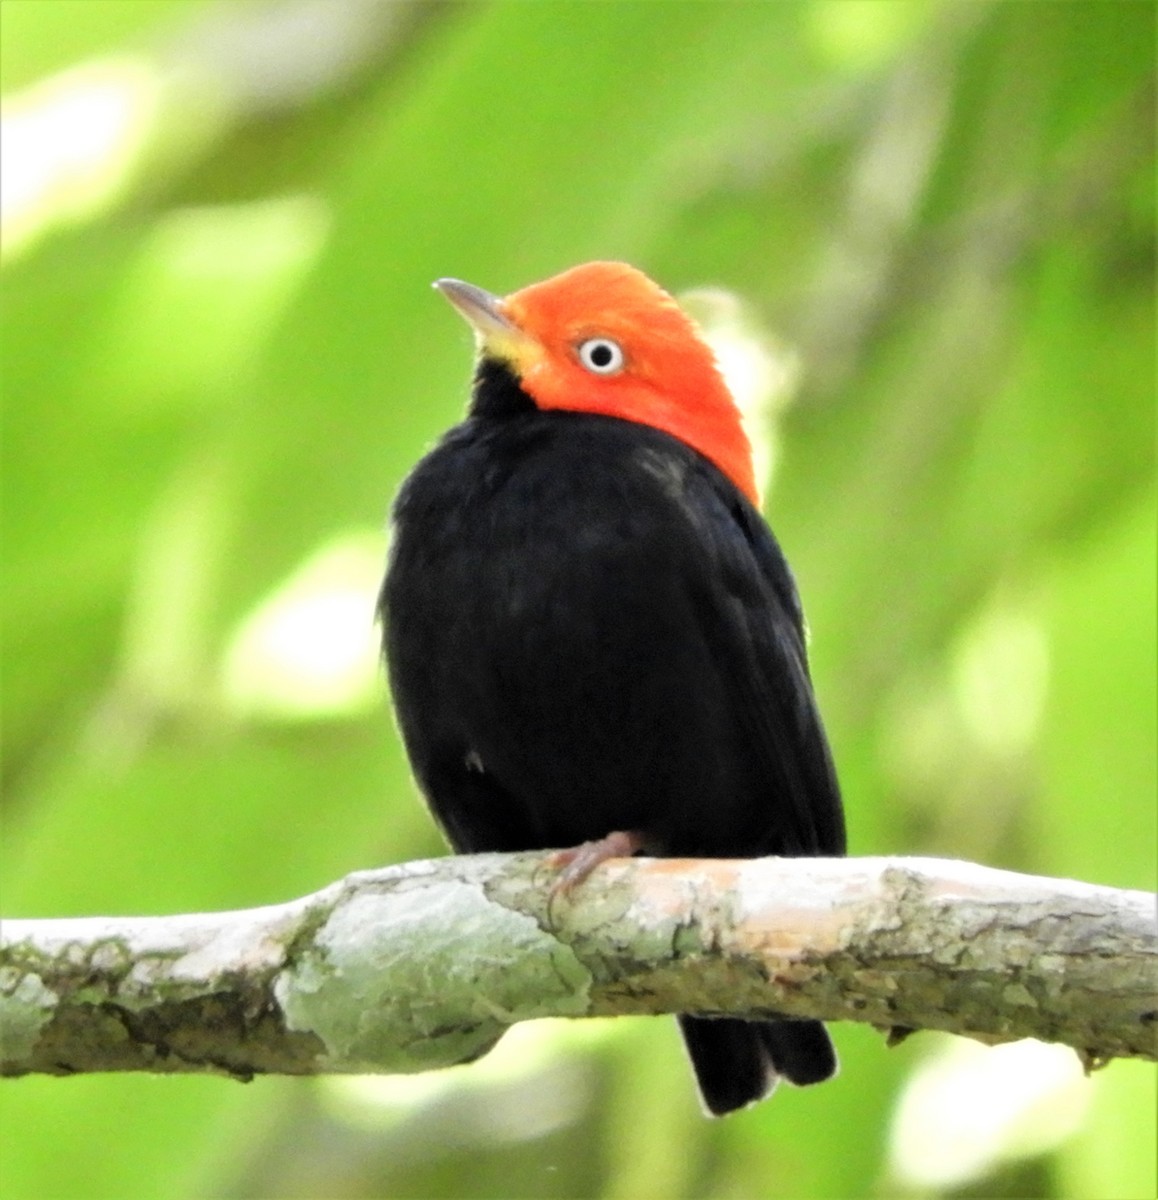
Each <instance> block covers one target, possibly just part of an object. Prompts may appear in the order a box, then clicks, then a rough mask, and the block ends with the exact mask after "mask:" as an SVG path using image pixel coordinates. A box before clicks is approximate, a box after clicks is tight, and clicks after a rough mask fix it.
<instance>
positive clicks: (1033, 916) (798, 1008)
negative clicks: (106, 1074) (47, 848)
mask: <svg viewBox="0 0 1158 1200" xmlns="http://www.w3.org/2000/svg"><path fill="white" fill-rule="evenodd" d="M551 878H552V870H551V868H550V867H549V866H547V865H546V864H545V861H544V856H543V855H539V854H535V855H481V856H476V857H473V858H447V859H440V860H436V861H431V862H418V863H409V864H406V865H403V866H398V867H389V868H385V869H383V870H379V871H367V872H361V873H358V874H355V875H351V876H349V877H348V878H346V879H344V880H341V881H340V882H338V883H336V884H333V885H332V886H330V887H328V888H326V889H324V890H323V891H321V892H317V893H315V894H314V895H312V896H306V897H303V898H302V899H300V900H294V901H291V902H290V903H288V904H282V905H276V906H273V907H269V908H260V909H252V910H248V911H243V912H228V913H205V914H196V915H184V916H173V917H90V918H84V919H75V920H74V919H69V920H8V921H5V922H4V923H3V927H2V932H0V1033H2V1046H0V1070H2V1071H3V1073H4V1074H8V1075H22V1074H26V1073H29V1072H41V1073H50V1074H71V1073H74V1072H79V1071H216V1072H224V1073H226V1074H229V1075H233V1076H236V1077H239V1078H249V1077H250V1076H252V1075H254V1074H256V1073H259V1072H269V1073H275V1074H299V1075H300V1074H318V1073H322V1072H343V1071H359V1072H363V1071H384V1072H401V1071H421V1070H426V1069H428V1068H432V1067H440V1066H446V1065H449V1064H451V1063H457V1062H463V1061H467V1060H469V1059H472V1058H475V1057H477V1056H479V1055H480V1054H483V1053H485V1052H486V1050H487V1049H488V1048H489V1047H490V1046H491V1045H493V1044H494V1042H495V1041H496V1040H497V1039H498V1038H499V1036H500V1035H501V1034H502V1032H503V1031H504V1030H505V1029H506V1028H507V1027H508V1026H510V1025H512V1024H514V1023H515V1022H518V1021H524V1020H527V1019H529V1018H532V1017H542V1016H567V1017H584V1016H606V1015H609V1014H617V1013H674V1012H690V1013H701V1014H711V1013H733V1014H744V1015H748V1016H765V1015H768V1014H773V1013H777V1014H787V1015H790V1016H800V1017H805V1016H807V1017H820V1018H823V1019H825V1020H830V1021H839V1020H852V1021H865V1022H869V1023H871V1024H874V1025H877V1026H879V1027H881V1028H883V1029H889V1030H891V1031H896V1032H903V1031H906V1030H912V1029H942V1030H948V1031H951V1032H954V1033H959V1034H964V1035H967V1036H970V1037H975V1038H979V1039H981V1040H984V1041H990V1042H1000V1041H1011V1040H1013V1039H1016V1038H1021V1037H1037V1038H1042V1039H1045V1040H1047V1041H1057V1042H1064V1043H1066V1044H1068V1045H1070V1046H1073V1047H1074V1048H1075V1050H1077V1051H1078V1052H1079V1053H1080V1054H1081V1055H1082V1056H1083V1058H1084V1059H1085V1060H1086V1062H1087V1063H1089V1064H1096V1063H1099V1062H1101V1061H1104V1060H1107V1059H1110V1058H1113V1057H1117V1056H1132V1057H1141V1058H1150V1059H1154V1058H1158V1029H1156V1023H1158V997H1156V992H1158V921H1156V915H1155V897H1154V896H1153V895H1152V894H1150V893H1146V892H1128V891H1120V890H1116V889H1113V888H1105V887H1095V886H1092V885H1090V884H1085V883H1077V882H1074V881H1071V880H1063V879H1045V878H1038V877H1035V876H1028V875H1016V874H1013V873H1010V872H1007V871H995V870H990V869H988V868H984V867H979V866H975V865H973V864H971V863H963V862H953V861H948V860H938V859H868V858H861V859H856V858H853V859H761V860H751V861H738V860H737V861H733V860H728V861H724V860H674V859H673V860H654V859H653V860H647V859H634V860H630V861H628V860H616V861H613V862H610V863H607V864H606V865H604V866H602V867H600V868H598V869H597V870H596V872H595V873H594V874H593V875H592V876H591V878H590V879H589V880H588V881H587V882H586V883H585V884H583V885H581V886H580V887H579V888H577V889H576V890H575V892H574V893H573V894H571V895H570V896H567V897H561V898H557V899H556V900H555V901H554V902H552V903H551V904H550V905H548V886H549V882H550V880H551Z"/></svg>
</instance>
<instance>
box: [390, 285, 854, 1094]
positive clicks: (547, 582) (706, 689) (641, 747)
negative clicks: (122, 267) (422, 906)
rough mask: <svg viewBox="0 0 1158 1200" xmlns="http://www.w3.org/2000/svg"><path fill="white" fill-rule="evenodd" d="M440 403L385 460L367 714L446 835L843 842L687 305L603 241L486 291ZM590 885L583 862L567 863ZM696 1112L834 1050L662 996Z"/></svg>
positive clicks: (791, 635) (822, 1066) (798, 1034)
mask: <svg viewBox="0 0 1158 1200" xmlns="http://www.w3.org/2000/svg"><path fill="white" fill-rule="evenodd" d="M434 286H435V288H437V289H438V291H439V292H441V293H442V295H443V296H444V297H445V298H446V299H447V300H448V301H449V302H450V304H451V305H452V306H453V307H454V308H455V309H457V310H458V312H459V314H461V315H462V316H463V317H465V318H466V320H467V322H468V323H469V324H470V326H471V327H472V328H473V331H474V335H475V342H476V356H475V364H474V372H473V378H472V381H471V386H470V396H469V402H468V405H467V409H466V415H465V418H464V419H463V420H462V421H461V422H460V423H459V424H457V425H455V426H454V427H453V428H451V429H450V430H449V431H448V432H446V433H445V434H444V435H443V436H442V437H441V439H440V440H439V441H438V442H437V443H436V444H435V445H434V447H433V448H432V449H431V450H430V451H429V452H428V453H427V454H426V455H425V456H424V457H423V458H422V459H421V460H420V461H419V462H418V464H417V466H415V467H414V469H413V470H412V472H411V473H410V474H409V475H408V477H407V478H406V479H405V481H404V482H403V484H402V486H401V488H400V489H399V491H398V494H397V496H396V498H395V501H394V503H393V506H392V509H391V540H390V549H389V552H388V562H387V568H386V574H385V578H384V580H383V583H382V587H381V591H380V594H379V597H378V605H377V608H378V616H379V618H380V621H381V628H382V650H383V656H384V658H385V663H386V671H387V675H388V679H389V685H390V690H391V694H392V698H393V706H394V714H395V720H396V723H397V725H398V727H399V731H400V734H401V737H402V741H403V744H404V746H405V749H406V753H407V756H408V759H409V762H410V766H411V770H412V773H413V775H414V778H415V780H416V783H417V785H418V787H419V789H420V791H421V792H422V794H423V796H424V798H425V800H426V802H427V804H428V806H429V808H430V810H431V812H432V814H433V816H434V818H435V820H436V822H437V823H438V824H439V825H440V827H441V829H442V831H443V833H444V834H445V836H446V838H447V840H448V842H449V843H450V845H451V847H452V848H453V849H454V850H455V851H456V852H459V853H465V854H471V853H482V852H493V851H526V850H541V849H556V850H557V851H558V856H557V858H556V860H555V861H556V862H557V864H558V867H559V879H558V881H557V883H556V885H555V887H554V888H553V891H560V890H562V891H566V890H570V889H572V888H574V887H575V886H577V885H579V884H581V883H582V882H583V881H584V880H586V879H587V878H588V877H589V876H591V875H592V873H593V871H594V869H595V867H596V866H597V865H598V863H599V862H601V861H602V860H603V859H604V858H607V857H610V856H618V855H630V854H636V853H642V854H646V855H649V856H659V857H681V858H685V857H693V858H694V857H703V858H751V857H758V856H763V855H787V856H792V855H811V856H828V855H841V854H844V853H845V827H844V815H843V809H842V804H841V798H840V791H839V786H838V782H837V776H836V771H835V768H834V765H833V759H832V755H831V752H830V749H829V744H828V741H827V739H826V736H825V732H824V728H823V724H822V721H821V718H820V715H819V712H818V708H817V702H816V698H815V694H814V691H813V687H812V684H811V682H810V676H809V669H808V661H807V652H806V644H805V641H806V639H805V625H804V617H803V612H802V609H801V604H800V600H799V597H798V593H797V589H796V585H795V583H794V580H793V576H792V574H791V571H790V569H789V567H788V564H787V562H786V560H785V557H784V555H783V553H782V551H781V549H780V546H779V544H778V542H777V541H776V538H775V537H774V535H773V533H772V531H771V529H770V528H769V526H768V524H767V523H766V521H765V520H764V518H763V516H762V515H761V513H760V510H759V498H758V491H757V482H756V479H755V474H754V468H753V460H752V450H751V445H750V442H749V440H748V438H747V436H746V434H745V432H744V428H743V424H742V421H741V415H740V412H739V409H738V407H737V405H736V402H735V400H734V398H733V396H732V394H731V393H730V391H729V389H728V386H727V384H726V382H725V379H724V377H723V374H722V373H721V370H720V368H719V365H718V363H717V361H716V359H715V357H714V355H713V352H712V350H711V348H710V346H709V344H708V342H707V341H706V340H705V338H704V336H703V334H702V333H701V331H700V329H699V327H698V326H697V325H696V324H695V322H694V321H693V320H692V319H691V318H690V317H689V316H688V314H687V313H685V312H684V310H683V309H682V308H681V307H680V305H679V304H678V303H677V301H676V300H675V299H674V298H673V297H672V296H671V295H670V294H669V293H668V292H666V291H664V290H663V289H662V288H661V287H660V286H659V285H658V284H656V283H655V282H653V281H652V280H651V279H650V278H649V277H648V276H647V275H646V274H644V273H643V272H642V271H640V270H638V269H636V268H635V267H632V266H630V265H628V264H626V263H620V262H607V261H601V262H590V263H585V264H582V265H580V266H575V267H572V268H570V269H569V270H565V271H563V272H562V273H561V274H557V275H554V276H552V277H551V278H548V279H546V280H544V281H542V282H538V283H534V284H531V285H530V286H527V287H524V288H522V289H521V290H518V291H515V292H513V293H511V294H509V295H507V296H505V297H502V298H500V297H499V296H496V295H494V294H492V293H490V292H488V291H485V290H484V289H482V288H480V287H476V286H474V285H473V284H468V283H464V282H462V281H461V280H457V279H439V280H438V281H437V282H436V283H435V284H434ZM595 882H596V880H594V879H593V880H591V884H590V886H594V885H595ZM678 1021H679V1025H680V1029H681V1032H682V1034H683V1039H684V1042H685V1045H686V1048H687V1052H688V1055H689V1057H690V1059H691V1064H692V1068H693V1071H694V1075H695V1079H696V1082H697V1085H698V1090H699V1093H700V1098H701V1102H702V1105H703V1107H704V1110H705V1111H706V1113H708V1114H709V1115H714V1116H721V1115H724V1114H727V1113H730V1112H733V1111H736V1110H739V1109H743V1108H746V1107H747V1106H749V1105H750V1104H752V1103H754V1102H755V1101H757V1100H760V1099H762V1098H763V1097H765V1096H766V1095H768V1094H769V1093H770V1092H771V1091H772V1089H773V1088H774V1087H775V1086H776V1083H777V1082H778V1080H779V1079H781V1078H783V1079H786V1080H788V1081H789V1082H791V1083H793V1084H796V1085H806V1084H812V1083H819V1082H821V1081H823V1080H825V1079H828V1078H830V1077H831V1076H832V1075H834V1074H835V1073H836V1071H837V1059H836V1055H835V1051H834V1049H833V1045H832V1042H831V1040H830V1038H829V1036H828V1033H827V1031H826V1029H825V1027H824V1025H823V1024H821V1023H820V1022H819V1021H814V1020H788V1019H771V1020H745V1019H740V1018H737V1017H729V1016H715V1017H712V1016H705V1015H702V1014H701V1015H684V1016H680V1017H679V1018H678Z"/></svg>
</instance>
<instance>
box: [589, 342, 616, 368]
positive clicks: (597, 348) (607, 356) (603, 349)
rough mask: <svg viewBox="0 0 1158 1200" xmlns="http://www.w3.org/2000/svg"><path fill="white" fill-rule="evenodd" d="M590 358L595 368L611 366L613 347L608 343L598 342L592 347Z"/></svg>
mask: <svg viewBox="0 0 1158 1200" xmlns="http://www.w3.org/2000/svg"><path fill="white" fill-rule="evenodd" d="M590 356H591V365H592V366H593V367H609V366H611V347H610V346H609V345H607V343H606V342H598V343H597V344H596V345H594V346H592V347H591V350H590Z"/></svg>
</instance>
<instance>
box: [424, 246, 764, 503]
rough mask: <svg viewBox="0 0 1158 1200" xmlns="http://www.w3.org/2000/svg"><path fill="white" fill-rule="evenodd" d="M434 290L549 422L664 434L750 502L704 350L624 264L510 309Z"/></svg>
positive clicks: (730, 419) (736, 441)
mask: <svg viewBox="0 0 1158 1200" xmlns="http://www.w3.org/2000/svg"><path fill="white" fill-rule="evenodd" d="M435 287H437V288H438V289H439V291H441V292H442V293H443V295H444V296H446V298H447V299H448V300H449V301H450V302H451V304H453V305H454V306H455V308H457V309H458V311H459V312H460V313H461V314H462V315H463V316H464V317H465V318H466V319H467V321H469V322H470V324H471V326H472V327H473V328H474V330H475V335H476V338H477V341H478V347H479V355H480V357H481V358H483V359H492V360H496V361H498V362H500V363H502V364H504V365H505V366H506V367H507V368H509V370H510V371H511V373H512V374H513V375H514V376H515V378H516V379H517V380H518V383H519V386H520V388H521V389H522V390H523V391H524V392H525V393H526V394H527V396H529V397H530V399H531V401H532V402H533V403H534V404H535V405H536V406H537V407H538V408H540V409H543V410H545V411H547V410H551V409H562V410H567V411H570V412H584V413H597V414H600V415H603V416H610V417H620V418H622V419H624V420H628V421H637V422H639V423H640V424H642V425H650V426H652V427H653V428H655V429H660V430H663V431H664V432H665V433H669V434H671V435H672V436H674V437H677V438H679V439H680V440H681V441H683V442H684V443H686V444H687V445H689V446H691V447H692V448H693V449H695V450H698V451H699V452H700V453H701V454H703V455H704V457H705V458H707V459H709V460H710V461H711V462H713V463H715V464H716V466H717V467H719V468H720V470H721V471H723V472H724V474H725V475H727V476H728V478H729V479H730V480H731V481H732V482H733V483H734V484H735V485H736V487H738V488H739V489H740V491H742V492H743V493H744V495H746V496H747V497H748V498H749V499H750V500H751V501H752V502H753V503H756V502H757V492H756V481H755V478H754V475H753V469H752V449H751V446H750V444H749V442H748V438H747V435H746V434H745V433H744V430H743V427H742V425H741V421H740V413H739V410H738V409H737V407H736V404H735V401H734V400H733V398H732V395H731V393H730V392H729V391H728V387H727V385H726V384H725V382H724V378H723V376H722V375H721V374H720V369H719V367H718V366H717V364H716V359H715V356H714V355H713V353H712V350H711V347H709V346H708V344H707V342H706V341H704V338H703V335H702V334H701V333H700V331H699V328H698V327H697V326H696V324H695V322H694V321H693V320H692V319H691V318H690V317H689V316H688V315H687V314H686V313H685V312H684V311H683V310H682V309H681V308H680V307H679V305H678V304H677V303H676V302H675V300H673V299H672V297H671V296H669V295H668V293H667V292H665V291H664V290H663V288H661V287H659V285H658V284H655V283H653V282H652V281H651V280H650V279H649V278H648V277H647V276H646V275H644V274H643V272H642V271H637V270H636V269H635V268H634V267H630V266H628V265H627V264H626V263H616V262H594V263H586V264H584V265H583V266H579V267H573V268H571V270H569V271H564V272H563V273H562V274H561V275H555V276H553V277H552V278H550V279H546V280H544V281H543V282H542V283H534V284H531V285H530V286H529V287H525V288H523V289H522V290H521V291H517V292H513V293H512V294H511V295H509V296H506V297H505V298H501V299H500V298H499V297H497V296H492V295H491V294H490V293H489V292H485V291H483V289H482V288H477V287H475V286H474V285H473V284H469V283H462V282H461V281H460V280H457V279H440V280H438V282H437V283H436V284H435Z"/></svg>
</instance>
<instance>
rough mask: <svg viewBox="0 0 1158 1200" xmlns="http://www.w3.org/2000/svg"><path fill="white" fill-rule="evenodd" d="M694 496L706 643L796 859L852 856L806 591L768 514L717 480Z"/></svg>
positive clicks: (700, 476)
mask: <svg viewBox="0 0 1158 1200" xmlns="http://www.w3.org/2000/svg"><path fill="white" fill-rule="evenodd" d="M688 486H689V488H691V489H692V490H693V492H695V493H696V494H694V495H692V496H690V497H689V499H690V500H691V501H692V503H690V504H689V511H690V512H691V513H693V514H695V516H694V519H695V522H696V524H697V526H698V531H699V534H700V539H701V541H702V544H703V549H704V552H705V553H706V554H707V555H708V556H709V557H710V558H711V559H712V560H714V565H715V578H714V581H713V586H711V587H710V588H706V589H703V590H702V594H701V595H699V596H698V597H697V603H698V607H699V608H700V610H701V612H702V613H703V620H702V628H703V630H704V636H705V638H706V639H707V640H708V641H709V643H711V649H712V651H713V653H714V654H715V655H716V656H717V659H718V661H720V662H721V663H724V664H727V672H728V677H727V679H726V680H725V685H726V686H727V687H728V688H729V689H731V690H732V692H733V695H734V697H735V711H736V712H737V714H738V719H739V720H740V721H741V722H742V723H743V725H744V727H745V729H746V732H747V733H748V735H749V737H750V739H751V744H752V746H753V747H754V748H755V751H756V754H757V755H758V758H759V762H760V765H761V768H762V772H763V774H764V777H765V778H766V779H767V780H768V781H769V788H770V791H771V792H772V794H773V795H774V797H775V803H776V810H777V811H778V812H779V813H781V814H783V815H784V816H785V817H787V819H788V820H787V828H785V829H783V830H782V836H783V837H784V838H785V839H786V841H787V843H788V844H784V845H782V846H780V847H778V852H780V853H786V854H843V853H844V851H845V831H844V816H843V812H842V809H841V803H840V791H839V787H838V784H837V780H836V772H835V769H834V767H833V764H832V757H831V754H830V752H829V748H828V741H827V739H826V737H825V733H824V727H823V725H822V723H821V719H820V714H819V712H818V711H817V707H816V699H815V696H814V695H813V691H812V682H811V680H810V678H809V674H808V662H807V654H806V650H805V645H804V623H803V615H802V612H801V607H800V600H799V598H798V596H797V592H796V585H795V583H794V582H793V579H792V574H791V572H790V570H789V568H788V564H787V562H786V561H785V559H784V555H783V554H782V553H781V550H780V547H779V545H778V544H777V542H776V539H775V537H774V536H773V535H772V532H771V530H770V529H769V528H768V526H767V524H766V523H765V522H764V520H763V519H762V518H761V517H760V515H759V513H757V512H756V510H755V509H754V508H752V506H751V505H750V504H748V502H747V501H746V500H744V499H743V498H742V497H741V496H740V495H739V494H738V493H737V492H736V491H735V489H734V488H732V487H731V485H730V484H728V483H727V482H726V481H725V480H724V479H723V478H722V477H718V476H717V475H716V473H715V472H709V471H705V472H702V473H701V472H696V473H694V474H693V475H692V476H691V477H690V478H689V480H688Z"/></svg>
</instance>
